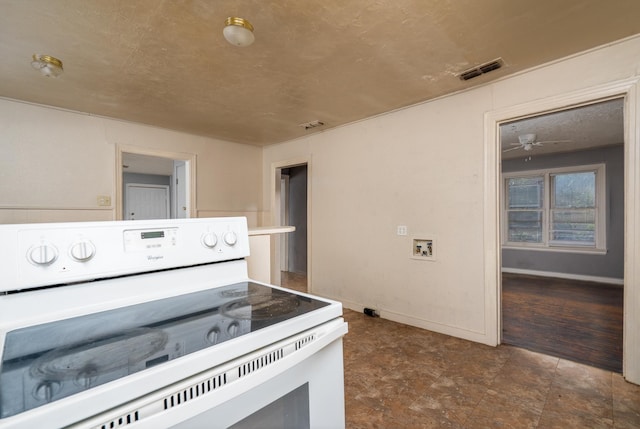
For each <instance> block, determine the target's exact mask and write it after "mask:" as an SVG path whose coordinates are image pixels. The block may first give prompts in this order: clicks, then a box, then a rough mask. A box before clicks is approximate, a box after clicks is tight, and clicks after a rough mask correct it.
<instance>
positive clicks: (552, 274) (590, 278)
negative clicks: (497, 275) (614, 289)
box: [502, 267, 624, 286]
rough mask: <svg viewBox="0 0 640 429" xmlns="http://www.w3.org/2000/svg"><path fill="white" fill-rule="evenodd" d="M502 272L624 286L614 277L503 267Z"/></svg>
mask: <svg viewBox="0 0 640 429" xmlns="http://www.w3.org/2000/svg"><path fill="white" fill-rule="evenodd" d="M502 272H503V273H507V274H523V275H527V276H538V277H554V278H557V279H567V280H581V281H586V282H596V283H606V284H610V285H616V286H624V279H617V278H614V277H598V276H585V275H581V274H571V273H555V272H552V271H536V270H522V269H519V268H504V267H503V268H502Z"/></svg>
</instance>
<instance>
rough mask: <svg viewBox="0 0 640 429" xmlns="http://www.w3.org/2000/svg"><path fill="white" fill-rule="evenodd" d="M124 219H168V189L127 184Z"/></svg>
mask: <svg viewBox="0 0 640 429" xmlns="http://www.w3.org/2000/svg"><path fill="white" fill-rule="evenodd" d="M125 207H126V211H125V215H126V216H125V219H127V220H143V219H169V217H170V213H169V187H168V186H166V185H142V184H134V183H129V184H127V186H126V195H125Z"/></svg>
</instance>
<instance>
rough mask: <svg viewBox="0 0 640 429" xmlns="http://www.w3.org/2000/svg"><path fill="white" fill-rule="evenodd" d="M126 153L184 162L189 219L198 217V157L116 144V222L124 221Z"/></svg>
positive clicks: (190, 154)
mask: <svg viewBox="0 0 640 429" xmlns="http://www.w3.org/2000/svg"><path fill="white" fill-rule="evenodd" d="M124 153H133V154H137V155H146V156H154V157H158V158H167V159H172V160H176V161H184V163H185V170H186V172H185V174H186V177H187V183H186V197H187V214H188V217H190V218H191V217H197V214H198V212H197V205H196V155H195V154H193V153H185V152H170V151H165V150H156V149H149V148H141V147H137V146H129V145H121V144H116V175H115V176H116V177H115V179H116V192H115V194H116V207H115V209H116V213H115V218H116V220H123V213H124V212H123V209H124V201H123V200H124V195H123V194H124V191H123V189H122V173H123V168H122V157H123V154H124Z"/></svg>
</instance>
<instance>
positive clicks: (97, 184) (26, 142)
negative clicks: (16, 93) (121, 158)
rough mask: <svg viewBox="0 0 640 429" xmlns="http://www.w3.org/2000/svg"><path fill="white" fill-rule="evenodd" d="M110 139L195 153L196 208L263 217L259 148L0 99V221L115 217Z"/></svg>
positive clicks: (255, 219)
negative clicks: (101, 201) (103, 198)
mask: <svg viewBox="0 0 640 429" xmlns="http://www.w3.org/2000/svg"><path fill="white" fill-rule="evenodd" d="M116 145H123V146H126V147H136V148H141V149H145V150H147V149H149V150H154V151H167V152H181V153H188V154H195V155H196V164H197V168H196V172H197V177H196V182H197V188H196V189H197V195H196V213H197V215H198V217H205V216H227V215H243V216H247V217H248V219H249V223H250V225H251V226H256V225H258V223H259V219H261V207H260V196H261V188H260V180H261V168H262V167H261V160H262V152H261V149H260V148H258V147H254V146H248V145H240V144H234V143H229V142H224V141H220V140H214V139H210V138H204V137H200V136H194V135H190V134H185V133H179V132H174V131H169V130H164V129H160V128H154V127H148V126H144V125H139V124H133V123H127V122H123V121H116V120H111V119H105V118H98V117H95V116H89V115H85V114H79V113H73V112H67V111H62V110H57V109H52V108H47V107H42V106H35V105H30V104H25V103H21V102H15V101H11V100H6V99H0V153H1V156H0V223H26V222H54V221H55V222H58V221H88V220H112V219H115V208H114V206H112V207H107V208H103V207H99V206H98V205H97V196H98V195H109V196H111V201H112V203H113V205H115V201H116V198H115V197H116V194H115V187H116V180H115V179H116V178H115V174H116V166H115V159H116Z"/></svg>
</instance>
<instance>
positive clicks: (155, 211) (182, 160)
mask: <svg viewBox="0 0 640 429" xmlns="http://www.w3.org/2000/svg"><path fill="white" fill-rule="evenodd" d="M117 165H118V173H117V175H116V182H117V183H116V210H117V212H116V215H117V219H125V220H129V219H133V220H135V219H138V220H139V219H181V218H189V217H195V216H196V213H195V155H193V154H184V153H173V152H164V151H153V150H146V149H140V148H136V147H125V146H118V148H117Z"/></svg>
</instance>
